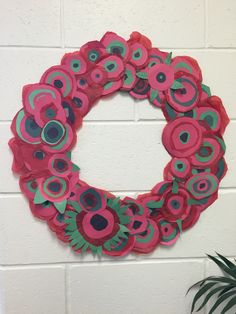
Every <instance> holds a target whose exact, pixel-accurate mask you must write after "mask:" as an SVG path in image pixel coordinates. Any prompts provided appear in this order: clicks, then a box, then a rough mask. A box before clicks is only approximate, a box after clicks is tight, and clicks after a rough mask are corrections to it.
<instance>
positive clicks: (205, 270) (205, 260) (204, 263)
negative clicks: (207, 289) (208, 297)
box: [203, 257, 208, 314]
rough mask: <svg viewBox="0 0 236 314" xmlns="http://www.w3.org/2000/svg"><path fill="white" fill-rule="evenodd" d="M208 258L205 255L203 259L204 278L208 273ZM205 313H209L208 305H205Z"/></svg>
mask: <svg viewBox="0 0 236 314" xmlns="http://www.w3.org/2000/svg"><path fill="white" fill-rule="evenodd" d="M207 262H208V261H207V258H206V257H205V258H204V261H203V265H204V268H203V278H206V274H207ZM203 311H204V314H207V306H205V307H204V310H203Z"/></svg>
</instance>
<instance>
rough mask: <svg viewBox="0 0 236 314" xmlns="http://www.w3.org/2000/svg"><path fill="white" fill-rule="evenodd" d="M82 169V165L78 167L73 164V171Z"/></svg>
mask: <svg viewBox="0 0 236 314" xmlns="http://www.w3.org/2000/svg"><path fill="white" fill-rule="evenodd" d="M76 171H80V167H78V166H77V165H76V164H73V166H72V172H76Z"/></svg>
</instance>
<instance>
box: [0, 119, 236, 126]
mask: <svg viewBox="0 0 236 314" xmlns="http://www.w3.org/2000/svg"><path fill="white" fill-rule="evenodd" d="M11 122H12V120H8V119H7V120H0V124H10V123H11ZM230 122H236V118H231V119H230ZM83 123H84V124H105V125H111V124H112V125H115V124H117V125H118V124H131V125H137V123H138V124H143V125H148V124H152V125H155V124H156V125H158V124H165V123H166V120H165V119H158V120H157V119H152V120H151V119H150V120H149V119H142V118H141V119H139V120H138V121H134V120H84V122H83Z"/></svg>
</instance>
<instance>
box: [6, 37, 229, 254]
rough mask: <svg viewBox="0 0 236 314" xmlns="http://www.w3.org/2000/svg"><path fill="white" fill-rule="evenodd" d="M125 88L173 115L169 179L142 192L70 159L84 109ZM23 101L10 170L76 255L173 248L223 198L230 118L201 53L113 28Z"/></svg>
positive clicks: (167, 141) (167, 140) (31, 88)
mask: <svg viewBox="0 0 236 314" xmlns="http://www.w3.org/2000/svg"><path fill="white" fill-rule="evenodd" d="M118 90H120V91H126V92H128V93H129V94H130V95H131V96H132V97H134V98H137V99H145V98H148V99H149V100H150V103H152V104H153V105H154V106H156V107H159V108H161V109H162V111H163V113H164V116H165V118H166V121H167V124H166V126H165V128H164V130H163V135H162V141H163V144H164V146H165V148H166V150H167V151H168V153H169V154H170V156H171V161H170V162H169V163H168V164H167V165H166V167H165V169H164V175H163V176H164V179H163V181H162V182H161V183H158V184H157V185H156V186H154V187H153V188H152V190H151V192H150V193H146V194H141V195H138V197H137V198H136V199H132V198H130V197H125V198H124V199H120V198H118V197H115V196H114V195H112V194H111V193H109V192H107V191H104V190H101V189H99V188H95V187H92V186H90V185H88V184H87V183H85V182H83V181H81V180H80V175H79V167H78V166H76V165H75V164H74V163H73V162H72V161H71V149H72V147H73V146H74V144H75V142H76V130H77V129H78V128H79V127H80V126H81V123H82V120H83V117H84V116H85V115H86V114H87V113H88V112H89V111H90V109H91V108H92V107H93V105H94V104H95V102H96V101H97V100H99V99H100V98H101V97H103V96H107V95H110V94H113V93H115V92H116V91H118ZM22 101H23V108H22V109H21V110H20V111H19V112H18V113H17V114H16V116H15V118H14V120H13V122H12V126H11V128H12V132H13V133H14V138H12V139H11V140H10V142H9V145H10V147H11V149H12V151H13V153H14V162H13V166H12V168H13V171H14V172H15V173H18V174H20V187H21V190H22V192H23V193H24V194H25V195H26V197H27V198H28V200H29V204H30V208H31V211H32V213H33V215H34V216H36V217H37V218H39V219H42V220H45V221H46V222H47V223H48V225H49V227H50V229H51V230H52V231H53V232H54V233H55V234H56V236H57V237H58V238H59V239H60V240H61V241H63V242H65V243H68V244H69V245H70V246H71V247H72V249H73V250H74V251H76V252H77V253H83V252H89V251H91V252H92V253H94V254H106V255H111V256H123V255H125V254H127V253H129V252H136V253H149V252H151V251H152V250H153V249H154V248H155V247H157V246H158V245H162V246H170V245H172V244H174V243H175V242H176V241H177V239H178V238H179V236H180V233H181V232H182V231H183V230H186V229H188V228H190V227H192V226H193V225H194V224H195V223H196V221H197V220H198V218H199V216H200V214H201V212H202V211H203V210H205V209H206V208H207V207H208V206H209V205H211V204H212V203H213V202H214V201H215V200H216V198H217V193H218V187H219V182H220V181H221V179H222V178H223V177H224V175H225V173H226V171H227V166H226V163H225V160H224V158H223V156H224V153H225V144H224V141H223V138H222V135H223V133H224V130H225V127H226V125H227V123H228V121H229V120H228V117H227V114H226V112H225V109H224V107H223V105H222V102H221V100H220V98H218V97H217V96H211V94H210V89H209V87H207V86H206V85H203V84H202V75H201V70H200V68H199V65H198V63H197V62H196V61H195V60H194V59H192V58H190V57H186V56H181V57H174V58H172V55H171V53H169V54H168V53H166V52H163V51H160V50H159V49H157V48H152V44H151V42H150V40H149V39H148V38H146V37H145V36H143V35H141V34H139V33H137V32H134V33H132V34H131V37H130V39H129V40H128V41H126V40H125V39H123V38H122V37H120V36H118V35H117V34H115V33H111V32H108V33H106V34H105V35H104V36H103V37H102V39H101V40H100V41H91V42H88V43H86V44H85V45H84V46H82V47H81V49H80V50H79V51H76V52H73V53H67V54H65V55H64V57H63V58H62V60H61V65H56V66H52V67H51V68H49V69H48V70H47V71H46V72H45V73H44V74H43V76H42V77H41V79H40V82H39V83H36V84H30V85H26V86H24V88H23V96H22Z"/></svg>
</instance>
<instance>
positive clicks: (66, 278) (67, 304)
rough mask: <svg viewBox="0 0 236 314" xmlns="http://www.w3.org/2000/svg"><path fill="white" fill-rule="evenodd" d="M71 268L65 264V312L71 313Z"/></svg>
mask: <svg viewBox="0 0 236 314" xmlns="http://www.w3.org/2000/svg"><path fill="white" fill-rule="evenodd" d="M69 287H70V286H69V269H68V265H66V264H65V290H64V293H65V314H70V302H69V296H70V291H69V290H70V288H69Z"/></svg>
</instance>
